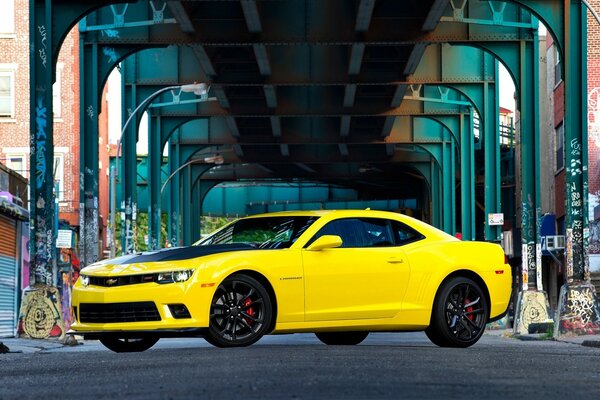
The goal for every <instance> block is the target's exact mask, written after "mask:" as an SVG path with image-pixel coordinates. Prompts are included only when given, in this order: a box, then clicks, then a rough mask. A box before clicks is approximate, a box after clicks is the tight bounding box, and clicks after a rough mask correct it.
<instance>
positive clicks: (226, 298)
mask: <svg viewBox="0 0 600 400" xmlns="http://www.w3.org/2000/svg"><path fill="white" fill-rule="evenodd" d="M272 309H273V307H272V305H271V299H270V297H269V294H268V293H267V291H266V289H265V288H264V286H263V285H262V284H261V283H260V282H258V281H257V280H256V279H254V278H252V277H250V276H247V275H232V276H230V277H228V278H226V279H225V280H224V281H223V283H221V284H220V285H219V287H218V288H217V290H216V292H215V295H214V296H213V300H212V303H211V306H210V324H209V327H208V333H207V334H206V336H205V339H206V341H207V342H208V343H210V344H212V345H214V346H217V347H240V346H249V345H251V344H253V343H255V342H256V341H258V340H259V339H260V338H261V337H263V335H264V334H265V333H268V332H267V329H269V325H270V322H271V318H272V314H273V311H272Z"/></svg>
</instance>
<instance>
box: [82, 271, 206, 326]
mask: <svg viewBox="0 0 600 400" xmlns="http://www.w3.org/2000/svg"><path fill="white" fill-rule="evenodd" d="M213 294H214V287H203V286H202V285H201V284H199V283H198V282H196V281H194V280H192V281H189V282H184V283H169V284H158V283H154V282H151V283H141V284H134V285H127V286H118V287H102V286H93V285H90V286H83V285H82V284H81V282H79V281H78V282H77V283H76V284H75V286H74V287H73V300H72V305H73V311H74V313H75V315H74V317H75V318H74V321H75V322H74V323H73V324H72V325H71V329H72V330H73V332H74V333H76V334H82V335H84V336H88V335H87V334H88V333H89V334H101V333H103V332H104V333H107V334H108V333H115V332H119V336H121V337H123V335H124V334H125V333H127V332H135V333H136V337H139V334H140V332H147V333H154V334H155V335H156V334H158V335H160V336H161V337H166V336H167V335H170V334H174V333H176V332H177V333H178V334H179V333H185V332H187V333H189V332H191V330H201V329H205V328H207V327H208V324H209V313H210V302H211V299H212V296H213ZM139 302H152V303H154V305H155V306H156V309H157V310H158V314H159V315H160V320H157V321H130V322H103V323H97V322H85V321H83V322H82V320H81V305H82V304H84V303H86V304H94V305H99V306H100V307H101V306H102V305H105V304H115V303H120V304H127V303H139ZM178 304H183V305H185V306H186V308H187V310H188V311H189V318H175V316H174V315H173V313H172V312H171V309H170V308H169V306H170V305H171V306H172V305H178ZM187 336H189V334H188V335H187ZM192 336H194V335H192Z"/></svg>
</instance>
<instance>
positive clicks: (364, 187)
mask: <svg viewBox="0 0 600 400" xmlns="http://www.w3.org/2000/svg"><path fill="white" fill-rule="evenodd" d="M30 4H31V7H30V10H31V18H30V32H31V44H32V48H31V61H30V63H31V83H30V85H31V86H30V94H31V125H30V126H31V128H30V129H31V166H32V167H31V171H32V173H31V187H30V199H31V204H30V227H31V232H30V234H31V241H30V243H31V247H30V255H31V260H32V268H31V270H32V282H34V283H35V284H37V285H47V286H56V284H57V281H56V279H57V277H56V273H55V269H53V265H54V264H55V260H54V251H53V250H54V241H55V238H54V234H53V218H54V213H55V210H54V199H53V176H52V168H50V166H51V165H52V160H53V146H52V143H53V132H52V118H53V117H52V83H53V82H54V80H55V64H56V59H57V56H58V52H59V50H60V46H61V43H62V41H63V40H64V38H65V36H66V35H67V33H68V32H69V30H70V29H71V28H72V27H73V26H74V25H75V24H79V31H80V60H79V63H80V73H81V77H80V82H81V85H80V98H81V103H80V109H81V115H80V127H81V132H80V145H81V156H80V160H81V166H80V171H81V172H80V174H81V175H80V183H81V194H80V199H81V200H80V202H81V204H80V235H79V237H80V254H81V260H82V263H83V264H84V265H88V264H91V263H93V262H95V261H97V260H98V258H99V254H98V246H97V243H98V240H99V237H98V236H99V229H98V219H99V218H98V217H99V215H98V201H99V200H98V196H99V193H98V192H99V185H98V174H99V170H98V164H99V163H98V134H99V128H98V118H97V116H98V113H99V111H100V107H101V95H102V90H103V88H104V86H105V84H106V81H107V79H108V75H109V74H110V72H111V71H112V70H113V69H114V68H116V67H117V65H120V68H121V73H122V93H123V107H122V108H123V110H122V117H123V120H125V119H127V118H128V117H129V116H130V114H129V112H131V110H135V109H136V108H138V107H139V106H140V105H142V104H144V102H146V103H147V104H150V105H149V106H147V107H144V110H146V111H148V114H149V139H148V142H149V146H148V158H147V160H146V164H145V169H146V177H145V182H146V183H147V188H146V189H145V190H146V191H145V192H144V195H143V196H140V195H139V194H138V190H137V185H136V182H137V176H136V175H137V172H138V165H137V158H136V141H137V132H138V126H139V123H140V119H141V115H142V113H138V114H136V115H133V123H132V124H131V125H130V126H129V127H128V128H127V129H126V130H125V132H124V135H123V142H122V152H121V157H120V166H119V170H120V171H121V172H120V174H119V181H120V185H119V187H120V200H119V202H118V203H123V204H124V207H123V212H124V215H125V218H124V223H123V226H124V229H123V238H122V241H123V248H124V249H125V251H132V250H133V243H132V241H131V235H130V234H129V232H131V229H133V226H134V224H135V220H134V215H135V212H136V210H139V209H140V206H141V205H143V208H147V211H148V215H149V232H150V234H149V236H150V240H149V242H150V247H151V248H159V247H160V246H161V243H163V242H164V238H161V237H160V220H161V214H163V213H166V214H168V220H169V240H170V241H171V242H172V243H176V244H181V245H187V244H190V243H192V242H194V241H195V240H197V239H198V237H199V235H200V229H199V225H198V221H199V217H200V215H202V213H203V210H206V209H209V208H211V207H212V208H211V209H214V207H216V206H215V205H218V206H219V207H220V212H221V213H223V214H227V213H238V212H240V209H239V204H243V205H244V207H243V210H242V211H245V212H247V213H248V212H249V213H252V212H257V211H264V210H276V209H282V208H285V207H287V208H290V207H292V208H302V207H312V206H314V205H315V204H319V205H321V206H323V205H325V206H331V205H333V206H335V207H340V206H341V207H344V206H353V205H356V204H360V205H364V204H367V203H368V202H372V201H375V200H380V201H383V202H384V203H380V204H382V205H381V207H384V208H390V209H395V208H399V207H400V206H399V205H400V204H401V203H402V202H407V201H410V202H411V204H414V208H415V209H416V210H417V212H418V216H419V217H421V218H423V219H425V220H426V221H428V222H430V223H431V224H433V225H435V226H437V227H439V228H440V229H443V230H445V231H446V232H448V233H451V234H455V233H457V232H460V233H461V234H462V238H463V240H475V239H485V240H489V241H495V242H499V241H500V237H501V231H500V227H498V226H490V225H489V223H488V221H487V215H488V214H492V213H504V214H505V215H506V216H507V217H509V218H510V216H512V218H513V219H516V217H514V216H515V214H516V213H515V209H516V205H515V204H514V202H515V200H514V199H515V193H514V192H511V191H508V190H507V189H503V188H502V182H503V181H505V180H506V179H509V178H510V175H511V174H513V175H514V171H512V170H511V168H509V166H510V163H511V162H512V160H513V159H512V158H511V157H512V153H511V154H508V153H509V152H512V150H513V149H512V148H509V147H510V146H509V147H507V146H506V145H505V144H503V143H501V140H500V137H501V134H500V125H499V104H498V103H499V95H498V93H499V81H498V68H499V64H503V65H504V66H505V67H506V69H507V70H508V72H509V73H510V75H511V76H512V78H513V80H514V83H515V87H516V92H517V94H516V98H517V108H518V110H519V112H520V147H519V148H520V154H521V156H520V165H517V166H516V168H518V169H520V175H521V177H522V179H521V185H520V186H519V187H517V189H516V190H518V191H519V192H520V196H519V197H520V198H522V199H524V200H523V201H522V204H520V205H519V206H520V207H521V208H522V213H521V215H522V217H521V218H520V220H518V221H516V220H515V221H514V226H515V227H520V229H521V244H520V246H519V248H520V249H521V250H522V259H523V268H522V270H523V277H524V278H523V279H524V285H525V287H524V288H523V289H527V290H526V291H531V292H535V291H536V287H537V286H536V279H537V275H538V273H537V271H538V270H539V268H541V266H540V258H541V248H540V230H539V224H538V220H539V217H540V215H539V214H540V186H539V185H540V184H539V182H540V179H539V171H540V146H539V140H540V121H539V119H540V117H539V115H540V112H539V103H540V90H539V63H538V52H539V49H538V46H539V44H538V26H539V23H540V21H541V22H542V23H543V24H544V25H545V26H546V27H547V28H548V31H549V34H551V35H552V37H553V39H554V41H555V42H556V44H557V47H558V49H559V53H560V59H561V60H562V65H563V70H562V76H563V80H564V89H565V143H566V171H567V173H566V179H567V182H566V187H567V193H566V196H565V201H566V206H567V213H566V227H567V242H568V243H567V252H566V259H567V268H568V276H569V281H568V283H567V285H566V287H565V288H563V290H564V291H569V290H574V288H580V287H581V286H582V285H584V286H585V285H586V279H587V277H588V276H589V273H588V272H589V271H588V266H587V262H586V245H587V243H586V241H587V236H588V235H587V218H585V216H586V214H587V198H588V193H587V168H586V165H587V100H586V94H587V87H586V79H587V73H586V71H587V70H586V69H587V65H586V56H585V54H586V45H587V28H586V8H585V6H584V4H582V2H581V1H580V0H509V1H482V0H419V1H416V0H404V1H396V0H256V1H254V0H219V1H216V0H206V1H202V0H187V1H186V0H181V1H166V2H165V1H149V0H148V1H144V0H140V1H137V2H127V1H118V0H111V1H102V0H79V1H77V2H72V1H67V0H30ZM196 82H204V83H207V85H208V86H209V87H210V90H209V92H208V99H207V98H206V97H204V98H201V99H199V98H197V97H195V96H194V95H192V94H189V93H181V92H179V93H174V92H166V93H163V94H160V95H155V94H156V92H157V91H158V90H160V89H162V88H165V87H169V86H178V85H183V84H192V83H196ZM167 147H168V149H169V151H168V154H169V156H168V159H165V158H163V152H164V149H165V148H167ZM210 157H222V159H223V161H224V163H223V164H222V165H215V164H211V163H210V162H207V158H210ZM167 176H168V177H169V180H168V182H167V181H166V177H167ZM249 182H252V185H248V183H249ZM222 183H229V189H227V188H225V189H224V188H223V187H221V186H218V187H217V185H219V184H222ZM232 183H238V184H239V185H238V186H237V187H235V185H232ZM163 188H164V189H166V190H164V191H163V190H162V189H163ZM215 193H218V195H216V194H215ZM226 193H230V194H229V195H228V194H226ZM232 195H233V196H236V201H235V202H232V201H222V199H223V198H225V196H232ZM140 197H141V198H140ZM286 197H287V200H288V201H287V205H286V206H285V207H284V206H283V205H282V204H286V199H285V198H286ZM290 198H291V200H292V201H291V203H290V201H289V200H290ZM348 201H349V203H345V202H348ZM278 202H279V203H278ZM353 202H354V203H353ZM290 204H291V205H290ZM294 204H295V205H294ZM236 207H237V208H236ZM115 211H116V210H113V212H115ZM586 287H587V286H586ZM565 293H566V292H565ZM527 301H528V300H527V299H521V300H520V302H527ZM525 306H527V304H524V305H522V307H521V309H523V307H525ZM546 318H547V315H546Z"/></svg>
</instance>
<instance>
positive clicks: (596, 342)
mask: <svg viewBox="0 0 600 400" xmlns="http://www.w3.org/2000/svg"><path fill="white" fill-rule="evenodd" d="M484 334H485V335H495V336H503V337H506V338H512V339H518V340H523V341H540V340H549V341H555V342H562V343H571V344H576V345H580V346H585V347H600V335H582V336H567V335H561V336H559V337H558V338H554V337H548V335H547V334H545V333H532V334H526V335H519V334H514V333H513V331H512V329H486V331H485V333H484Z"/></svg>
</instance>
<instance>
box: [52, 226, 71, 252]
mask: <svg viewBox="0 0 600 400" xmlns="http://www.w3.org/2000/svg"><path fill="white" fill-rule="evenodd" d="M72 240H73V232H72V231H71V230H70V229H59V230H58V235H57V236H56V248H57V249H70V248H71V247H73V246H72V245H71V242H72Z"/></svg>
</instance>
